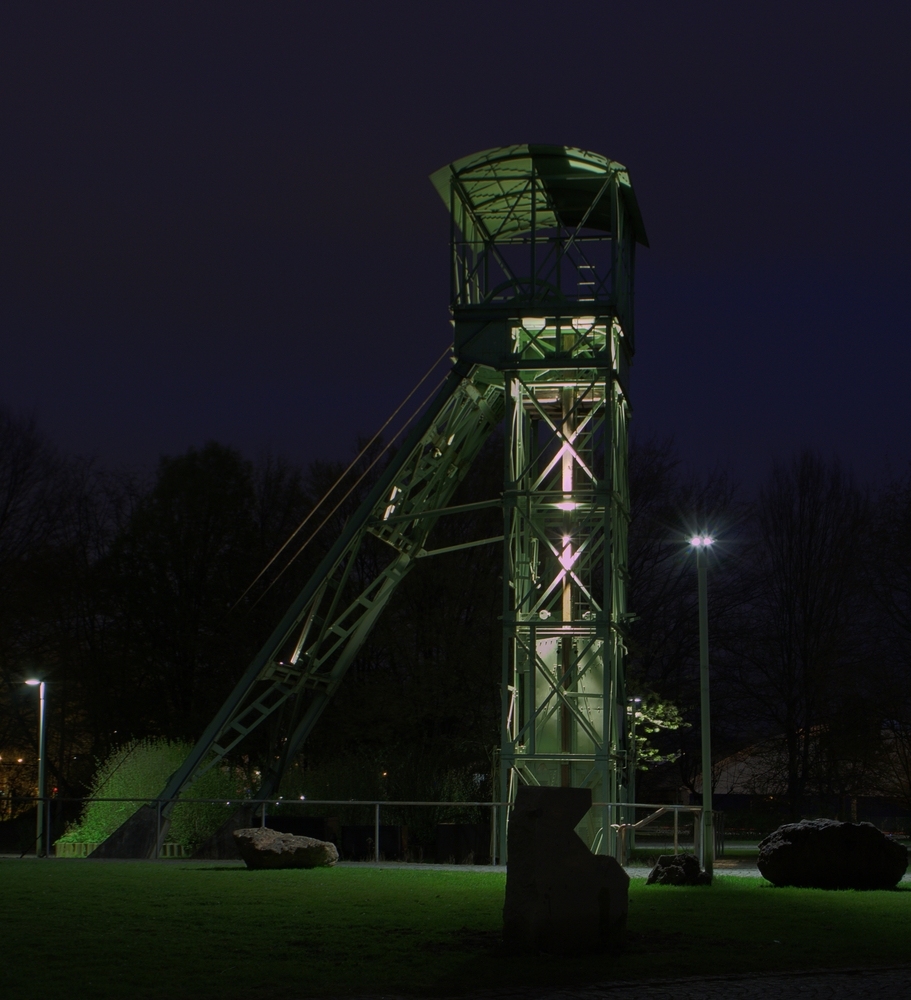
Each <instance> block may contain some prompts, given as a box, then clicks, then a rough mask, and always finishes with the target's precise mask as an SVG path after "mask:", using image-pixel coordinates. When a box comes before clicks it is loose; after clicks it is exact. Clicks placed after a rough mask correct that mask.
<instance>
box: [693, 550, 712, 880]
mask: <svg viewBox="0 0 911 1000" xmlns="http://www.w3.org/2000/svg"><path fill="white" fill-rule="evenodd" d="M714 541H715V539H714V538H712V536H711V535H694V536H693V537H692V538H691V539H690V546H691V547H692V548H693V549H694V550H695V552H696V575H697V577H698V580H699V700H700V704H701V708H702V718H701V726H702V867H703V868H704V869H705V872H706V874H707V875H708V876H709V877H710V878H711V875H712V869H713V867H714V861H715V837H714V829H713V823H712V724H711V715H710V712H709V612H708V587H707V584H706V574H705V553H706V550H707V549H710V548H711V547H712V545H713V543H714Z"/></svg>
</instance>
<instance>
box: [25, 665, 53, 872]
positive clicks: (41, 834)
mask: <svg viewBox="0 0 911 1000" xmlns="http://www.w3.org/2000/svg"><path fill="white" fill-rule="evenodd" d="M25 683H26V684H28V686H29V687H36V688H38V816H37V818H36V821H35V827H36V834H37V836H36V837H35V854H36V855H37V856H38V857H39V858H41V857H46V856H47V853H48V846H49V845H48V844H47V839H48V838H47V835H46V834H47V831H46V823H45V817H46V814H47V813H46V808H45V791H46V781H45V762H46V759H47V726H46V725H45V719H44V710H45V698H44V691H45V684H44V681H41V680H38V678H37V677H30V678H29V679H28V680H27V681H26V682H25Z"/></svg>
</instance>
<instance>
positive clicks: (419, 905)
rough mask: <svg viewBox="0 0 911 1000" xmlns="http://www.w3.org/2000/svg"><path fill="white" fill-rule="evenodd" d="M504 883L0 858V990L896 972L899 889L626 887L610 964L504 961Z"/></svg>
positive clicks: (138, 993) (184, 991)
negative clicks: (625, 925)
mask: <svg viewBox="0 0 911 1000" xmlns="http://www.w3.org/2000/svg"><path fill="white" fill-rule="evenodd" d="M504 883H505V877H504V876H503V875H502V874H499V873H494V872H471V871H465V872H460V871H427V870H419V869H415V870H411V869H392V870H383V869H373V868H353V867H352V868H348V867H341V868H332V869H317V870H314V871H274V872H251V871H247V870H246V869H244V868H240V867H233V866H225V865H218V864H204V863H195V862H171V863H168V862H165V863H149V862H129V861H127V862H93V861H77V860H73V861H67V860H52V861H46V862H36V861H23V862H19V861H0V900H2V904H0V995H3V996H9V997H16V998H17V1000H33V998H35V1000H37V998H39V997H40V998H42V1000H44V998H46V997H48V996H65V997H68V998H80V997H83V996H86V997H88V996H91V997H97V998H99V1000H106V998H115V997H116V998H118V1000H120V998H122V997H127V996H128V997H131V998H137V1000H151V998H155V1000H158V998H161V1000H164V998H168V1000H174V998H183V997H191V996H192V997H193V998H195V1000H210V998H211V1000H216V998H217V1000H249V998H255V997H269V998H274V1000H291V998H297V997H308V996H309V997H313V996H329V995H345V994H354V995H357V994H367V993H370V994H379V993H387V994H388V993H403V994H407V993H426V994H451V995H458V994H467V993H473V992H476V991H478V990H482V989H496V988H498V987H501V986H523V985H532V984H533V985H537V986H542V985H561V984H562V985H566V984H570V983H592V982H604V981H608V980H611V979H627V980H628V979H636V978H646V977H656V976H662V975H664V976H671V977H678V976H686V975H700V974H719V973H728V972H772V971H783V970H788V969H809V968H821V967H829V968H838V967H848V966H861V965H866V966H870V965H889V964H899V963H903V962H906V961H907V960H908V941H909V939H911V886H909V885H903V886H902V887H901V888H899V889H897V890H895V891H892V892H869V893H859V892H823V891H819V890H797V889H775V888H773V887H772V886H770V885H769V884H768V883H765V882H762V881H760V880H758V879H752V878H737V877H727V878H725V877H723V876H722V877H718V878H716V881H715V885H713V886H712V887H711V888H695V889H677V888H666V887H660V886H651V887H646V886H645V885H644V883H643V880H641V879H637V880H634V881H633V883H632V886H631V892H630V921H629V930H630V935H629V942H628V947H627V950H626V952H625V954H623V955H622V956H620V957H619V958H616V959H610V958H606V957H600V956H596V957H591V958H587V959H578V958H575V959H558V958H553V957H549V956H538V957H533V958H515V957H506V956H503V955H501V954H500V953H499V951H498V944H497V942H498V929H499V923H500V912H501V908H502V905H503V890H504Z"/></svg>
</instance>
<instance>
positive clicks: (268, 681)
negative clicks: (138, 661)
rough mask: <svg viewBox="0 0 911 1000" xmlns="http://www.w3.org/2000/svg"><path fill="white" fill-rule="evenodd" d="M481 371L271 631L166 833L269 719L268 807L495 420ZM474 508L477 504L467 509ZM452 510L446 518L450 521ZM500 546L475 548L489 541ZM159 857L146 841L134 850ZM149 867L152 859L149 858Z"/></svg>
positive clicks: (491, 386) (114, 841)
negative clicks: (383, 555) (375, 563)
mask: <svg viewBox="0 0 911 1000" xmlns="http://www.w3.org/2000/svg"><path fill="white" fill-rule="evenodd" d="M497 382H498V380H496V379H493V380H491V378H490V373H489V372H485V371H484V370H483V369H479V368H473V369H470V370H468V371H467V372H466V370H465V368H463V367H460V366H458V365H457V366H456V368H455V369H454V370H453V372H452V373H451V374H450V376H449V378H448V380H447V382H446V384H445V385H444V386H443V388H442V389H441V391H440V392H439V394H438V395H437V397H436V398H435V400H434V401H433V402H432V403H431V405H430V407H429V409H428V411H427V412H426V413H425V415H424V417H423V418H422V420H421V421H420V423H419V424H418V426H417V427H416V428H415V430H414V431H413V432H412V434H411V435H410V437H409V438H408V440H407V441H406V442H405V444H404V445H403V446H402V447H401V449H400V450H399V452H398V453H397V456H396V457H395V458H394V459H393V461H392V462H391V463H390V465H389V466H388V467H387V468H386V470H385V471H384V473H383V475H382V476H381V477H380V479H379V481H378V482H377V484H376V486H375V487H374V488H373V489H372V491H371V492H370V495H369V496H368V497H367V499H366V500H365V501H364V502H363V503H362V504H361V506H360V508H359V509H358V511H357V512H356V513H355V514H354V515H353V517H352V518H351V520H350V521H349V523H348V524H347V526H346V528H345V531H344V533H343V534H342V536H341V538H339V540H338V541H337V542H336V544H335V545H334V546H333V548H332V550H331V551H330V552H329V554H328V555H327V556H326V558H325V559H324V560H323V562H322V564H321V565H320V566H319V568H318V569H317V570H316V572H315V573H314V574H313V576H312V578H311V579H310V581H309V583H308V584H307V585H306V587H304V589H303V590H302V591H301V593H300V595H299V596H298V598H297V600H296V601H295V602H294V604H293V605H292V606H291V607H290V608H289V609H288V612H287V613H286V615H285V617H284V618H283V619H282V621H281V623H280V624H279V625H278V627H277V628H276V629H275V631H274V632H273V633H272V635H271V636H270V637H269V639H268V640H267V642H266V643H265V645H264V646H263V647H262V649H261V650H260V652H259V654H258V656H257V657H256V659H254V660H253V662H252V663H251V664H250V666H249V668H248V669H247V671H246V673H245V674H244V676H243V677H242V678H241V679H240V681H239V682H238V684H237V686H236V687H235V688H234V690H233V692H232V693H231V695H230V696H229V697H228V699H227V700H226V701H225V703H224V705H223V706H222V708H221V710H220V711H219V713H218V714H217V715H216V717H215V718H214V719H213V720H212V722H211V723H210V725H209V727H208V728H207V729H206V731H205V733H204V734H203V735H202V737H201V738H200V740H199V741H198V742H197V744H196V746H195V747H194V748H193V750H192V752H191V753H190V755H189V756H188V757H187V759H186V760H185V761H184V763H183V764H182V765H181V767H180V768H179V769H178V770H177V771H176V772H175V773H174V775H173V776H172V777H171V779H170V780H169V781H168V784H167V786H166V787H165V788H164V789H163V790H162V792H161V793H160V795H159V796H158V798H159V799H162V800H165V804H164V805H163V807H162V809H161V818H162V821H163V822H162V823H161V824H160V835H159V837H158V838H157V840H158V847H160V843H161V842H163V840H164V837H165V835H166V833H167V827H168V818H169V816H170V813H171V811H172V809H173V806H174V804H175V801H176V799H177V796H178V795H179V794H180V793H181V791H182V790H183V789H184V788H186V787H187V786H189V785H191V784H192V782H193V781H195V780H196V779H197V778H199V777H200V776H201V775H202V774H204V773H205V772H206V771H208V770H209V769H211V768H213V767H217V766H218V765H219V764H220V763H221V762H222V761H223V760H224V759H225V757H226V756H227V755H228V754H229V753H231V751H232V750H234V749H235V748H236V747H237V746H238V745H239V744H240V743H241V742H242V741H243V740H244V739H246V738H247V737H248V736H249V735H250V733H251V732H253V730H255V729H257V728H258V727H260V726H261V725H262V724H263V723H264V722H265V721H266V720H268V719H270V718H271V717H273V716H276V715H277V714H279V715H280V719H281V724H280V726H279V727H277V732H278V733H279V734H280V736H279V739H278V741H277V743H276V746H275V753H273V755H272V756H273V758H274V760H273V764H272V766H271V767H270V768H269V769H268V770H267V771H265V772H264V773H263V775H262V781H261V784H260V787H259V789H258V791H257V792H256V795H255V796H254V797H255V798H259V799H260V800H264V799H267V798H270V797H271V796H272V795H273V794H274V793H275V791H276V790H277V788H278V784H279V782H280V780H281V777H282V774H283V773H284V771H285V769H286V767H287V765H288V764H289V762H290V761H292V760H293V759H294V757H295V755H296V754H297V753H298V752H299V750H300V748H301V746H302V745H303V743H304V741H305V740H306V739H307V736H308V735H309V734H310V732H311V730H312V729H313V726H314V725H315V724H316V721H317V720H318V719H319V717H320V715H321V714H322V712H323V709H324V708H325V707H326V705H327V704H328V702H329V700H330V699H331V698H332V695H333V694H334V693H335V691H336V689H337V688H338V686H339V684H340V683H341V681H342V679H343V678H344V676H345V674H346V673H347V671H348V669H349V667H350V666H351V664H352V662H353V661H354V659H355V657H356V656H357V653H358V651H359V650H360V649H361V647H362V646H363V644H364V641H365V640H366V638H367V636H368V635H369V634H370V631H371V629H372V628H373V626H374V625H375V623H376V621H377V618H378V617H379V615H380V614H381V613H382V611H383V610H384V609H385V607H386V606H387V604H388V603H389V599H390V598H391V597H392V594H393V593H394V591H395V589H396V587H397V586H398V584H399V583H401V581H402V580H403V579H404V577H405V576H406V575H407V573H408V572H409V570H410V569H411V568H412V566H413V565H414V563H415V561H416V560H417V559H419V558H422V557H425V556H430V555H434V554H436V553H435V552H433V551H430V552H428V551H427V550H426V549H425V548H424V545H425V542H426V540H427V536H428V535H429V533H430V531H431V529H432V528H433V526H434V524H435V523H436V521H437V520H438V519H439V518H440V517H441V516H442V515H443V514H445V513H448V512H449V509H448V508H447V504H448V502H449V500H450V499H451V497H452V495H453V493H454V492H455V490H456V488H457V487H458V485H459V483H461V482H462V480H463V478H464V477H465V474H466V473H467V472H468V469H469V467H470V466H471V463H472V461H473V460H474V458H475V457H476V456H477V454H478V452H479V451H480V450H481V447H482V446H483V444H484V442H485V441H486V440H487V438H488V437H489V436H490V433H491V431H492V430H493V429H494V428H495V427H496V426H497V424H498V423H499V422H500V420H501V418H502V414H503V391H502V387H501V386H500V385H499V384H497ZM470 506H472V507H474V506H477V505H470ZM459 509H461V508H453V510H454V511H458V510H459ZM368 539H379V540H380V541H381V542H384V543H385V545H386V546H387V547H388V551H389V554H390V558H389V561H388V562H387V563H386V565H385V566H383V567H381V568H380V569H379V571H378V572H376V574H375V575H373V576H372V577H369V578H368V579H367V580H366V582H362V583H361V584H356V583H355V578H356V574H355V567H356V566H357V564H358V560H359V557H361V556H362V555H363V550H364V545H365V543H367V541H368ZM497 540H498V539H491V540H487V539H484V540H482V542H483V541H497ZM150 822H151V819H150V815H149V813H148V811H145V812H143V811H140V813H137V814H136V815H135V816H134V817H132V818H131V819H130V820H128V821H127V822H126V823H125V824H124V825H123V827H121V829H120V830H119V831H117V833H115V834H114V835H113V836H112V837H111V838H109V840H108V841H106V842H105V844H103V845H101V847H100V848H99V849H98V850H97V851H96V852H95V855H94V856H98V857H104V856H107V857H117V856H122V853H123V852H124V851H125V852H126V854H127V856H135V849H134V848H133V847H130V846H128V845H131V844H135V842H136V839H137V833H136V831H135V830H134V829H132V828H131V826H132V827H135V826H137V825H142V824H145V825H146V826H148V824H149V823H150ZM143 843H144V844H147V845H148V850H149V853H152V852H153V851H154V853H155V854H157V849H158V847H154V846H153V845H152V844H151V843H150V841H149V838H148V836H146V837H145V840H144V841H143ZM153 856H154V855H153Z"/></svg>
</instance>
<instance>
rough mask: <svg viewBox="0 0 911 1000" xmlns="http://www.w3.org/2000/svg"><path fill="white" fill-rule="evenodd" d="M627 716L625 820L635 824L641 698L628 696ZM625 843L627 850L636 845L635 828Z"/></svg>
mask: <svg viewBox="0 0 911 1000" xmlns="http://www.w3.org/2000/svg"><path fill="white" fill-rule="evenodd" d="M627 700H628V701H629V716H630V740H629V801H630V806H631V808H630V809H629V810H627V812H628V816H627V822H628V823H632V824H633V825H635V823H636V809H635V805H636V764H637V763H638V760H639V745H638V744H637V743H636V717H637V716H638V714H639V706H640V705H641V704H642V699H641V698H629V699H627ZM627 845H628V847H629V850H632V849H633V848H634V847H635V846H636V831H635V829H633V830H630V831H629V838H628V840H627Z"/></svg>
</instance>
